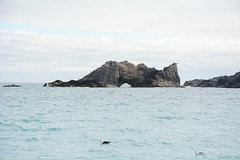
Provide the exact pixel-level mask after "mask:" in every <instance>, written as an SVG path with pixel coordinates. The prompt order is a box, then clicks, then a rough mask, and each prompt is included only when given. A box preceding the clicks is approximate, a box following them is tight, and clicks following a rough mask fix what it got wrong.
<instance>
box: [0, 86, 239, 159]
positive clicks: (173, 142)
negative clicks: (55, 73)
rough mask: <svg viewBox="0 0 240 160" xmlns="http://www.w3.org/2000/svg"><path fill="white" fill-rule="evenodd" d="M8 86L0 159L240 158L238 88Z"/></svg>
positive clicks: (1, 97)
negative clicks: (202, 153)
mask: <svg viewBox="0 0 240 160" xmlns="http://www.w3.org/2000/svg"><path fill="white" fill-rule="evenodd" d="M6 84H11V83H0V85H1V86H0V160H223V159H224V160H225V159H227V160H239V159H240V89H229V88H228V89H227V88H191V87H187V88H165V87H160V88H131V87H120V88H85V87H43V83H16V84H19V85H21V87H2V86H4V85H6ZM101 139H104V140H106V141H111V143H110V144H102V143H101ZM196 150H198V151H208V152H207V153H206V154H205V155H196V154H195V151H196Z"/></svg>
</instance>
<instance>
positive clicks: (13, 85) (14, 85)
mask: <svg viewBox="0 0 240 160" xmlns="http://www.w3.org/2000/svg"><path fill="white" fill-rule="evenodd" d="M3 87H21V86H20V85H16V84H9V85H5V86H3Z"/></svg>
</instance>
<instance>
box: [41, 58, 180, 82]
mask: <svg viewBox="0 0 240 160" xmlns="http://www.w3.org/2000/svg"><path fill="white" fill-rule="evenodd" d="M124 83H127V84H129V85H131V86H132V87H180V77H179V75H178V69H177V64H176V63H173V64H172V65H170V66H168V67H165V68H164V69H163V70H157V69H155V68H149V67H147V66H146V65H145V64H143V63H142V64H138V65H137V66H135V65H134V64H132V63H129V62H128V61H122V62H116V61H108V62H106V63H105V64H103V65H102V66H101V67H99V68H97V69H96V70H94V71H93V72H91V73H90V74H88V75H86V76H85V77H83V78H82V79H79V80H77V81H75V80H71V81H68V82H62V81H60V80H56V81H54V82H52V83H45V84H44V85H43V86H50V87H120V86H121V85H122V84H124Z"/></svg>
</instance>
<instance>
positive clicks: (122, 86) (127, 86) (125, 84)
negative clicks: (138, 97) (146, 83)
mask: <svg viewBox="0 0 240 160" xmlns="http://www.w3.org/2000/svg"><path fill="white" fill-rule="evenodd" d="M120 88H132V86H131V85H130V84H128V83H123V84H122V85H120Z"/></svg>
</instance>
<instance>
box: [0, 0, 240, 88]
mask: <svg viewBox="0 0 240 160" xmlns="http://www.w3.org/2000/svg"><path fill="white" fill-rule="evenodd" d="M108 60H116V61H123V60H128V61H129V62H132V63H133V64H135V65H137V64H139V63H145V64H146V65H147V66H149V67H154V68H156V69H163V68H164V67H166V66H168V65H170V64H172V63H174V62H176V63H177V64H178V71H179V75H180V77H181V83H182V84H183V83H184V81H186V80H192V79H196V78H203V79H206V78H212V77H215V76H221V75H233V74H235V73H236V72H239V71H240V1H239V0H34V1H33V0H0V82H51V81H54V80H56V79H60V80H63V81H68V80H71V79H75V80H77V79H80V78H82V77H83V76H84V75H86V74H88V73H90V72H91V71H93V70H94V69H96V68H97V67H100V66H101V65H102V64H104V63H105V62H106V61H108Z"/></svg>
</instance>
